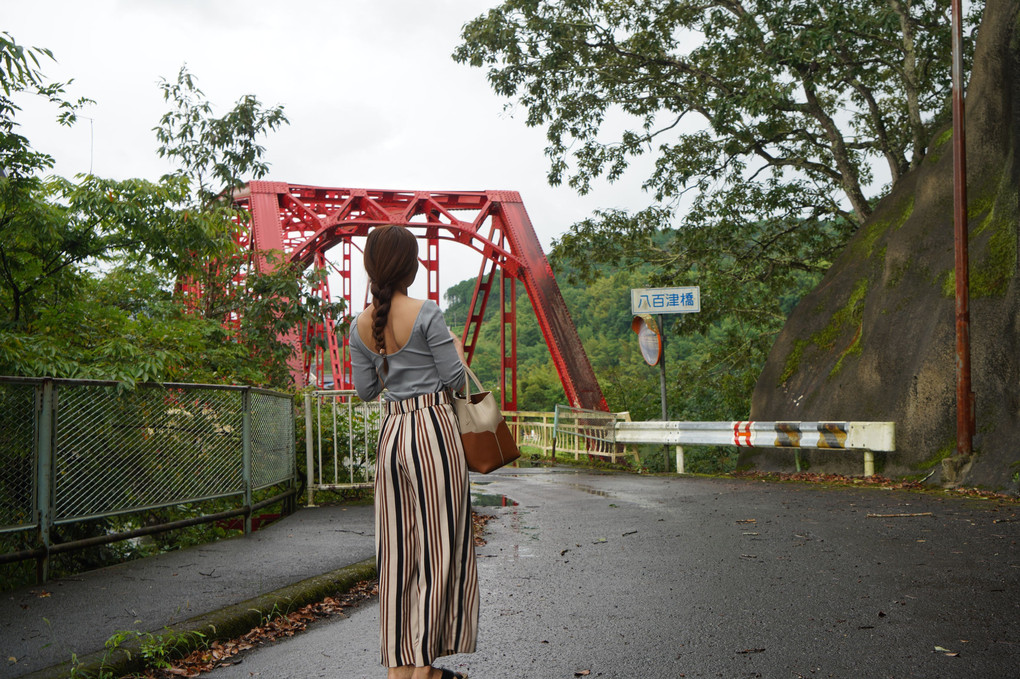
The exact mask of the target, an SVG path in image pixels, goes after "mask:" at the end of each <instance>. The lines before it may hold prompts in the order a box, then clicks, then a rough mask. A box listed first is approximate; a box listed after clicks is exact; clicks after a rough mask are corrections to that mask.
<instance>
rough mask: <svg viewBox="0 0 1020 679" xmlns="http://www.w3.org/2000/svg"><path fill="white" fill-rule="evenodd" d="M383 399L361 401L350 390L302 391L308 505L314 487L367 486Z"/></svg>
mask: <svg viewBox="0 0 1020 679" xmlns="http://www.w3.org/2000/svg"><path fill="white" fill-rule="evenodd" d="M381 422H382V402H381V401H379V400H375V401H362V400H361V399H359V398H358V397H357V393H356V392H355V391H353V390H319V391H312V392H308V393H306V394H305V450H306V451H307V455H306V456H305V460H306V466H307V492H308V505H309V506H314V505H315V491H316V490H345V489H352V488H371V487H372V486H373V485H374V482H375V449H376V445H377V444H378V442H379V425H380V423H381Z"/></svg>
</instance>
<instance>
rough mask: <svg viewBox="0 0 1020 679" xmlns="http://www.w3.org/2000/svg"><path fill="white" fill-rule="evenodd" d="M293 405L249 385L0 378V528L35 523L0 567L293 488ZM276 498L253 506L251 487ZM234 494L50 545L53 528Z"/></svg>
mask: <svg viewBox="0 0 1020 679" xmlns="http://www.w3.org/2000/svg"><path fill="white" fill-rule="evenodd" d="M295 454H296V453H295V433H294V405H293V398H292V396H291V395H289V394H285V393H281V392H275V391H269V390H265V389H258V388H254V387H239V386H215V385H202V384H177V383H164V384H139V385H136V386H135V387H134V388H127V387H126V386H125V385H124V384H122V383H119V382H105V381H96V380H67V379H51V378H41V379H33V378H16V377H0V533H10V532H17V531H37V532H38V536H39V540H38V546H37V547H35V548H33V549H27V550H22V551H19V552H9V553H4V554H0V564H3V563H10V562H13V561H19V560H24V559H33V558H34V559H37V560H38V561H39V566H40V570H39V573H40V579H42V580H45V579H46V577H47V569H48V558H49V556H50V555H52V554H55V553H60V552H66V551H73V550H76V549H83V548H85V547H91V546H95V545H98V544H106V543H110V542H116V541H119V540H124V539H128V538H134V537H140V536H141V535H147V534H152V533H157V532H162V531H166V530H172V529H176V528H182V527H184V526H188V525H195V524H198V523H207V522H211V521H217V520H222V519H226V518H231V517H236V516H244V518H245V521H244V529H245V533H249V532H250V531H251V516H252V513H253V512H256V511H258V510H259V509H261V508H263V507H266V506H268V505H270V504H273V503H276V502H280V501H281V500H283V501H286V503H287V505H288V506H287V507H286V508H285V511H292V510H293V502H294V496H295V495H296V494H297V465H296V461H295ZM276 486H279V487H280V488H281V492H280V493H279V494H277V495H274V496H272V497H269V498H267V499H265V500H263V501H261V502H258V503H253V496H252V494H253V493H254V492H256V491H259V490H263V489H267V488H271V487H276ZM228 497H239V498H241V499H242V502H241V504H242V506H241V507H239V508H236V509H232V510H229V511H225V512H218V513H215V514H207V515H203V516H197V517H192V518H188V519H184V520H181V521H174V522H170V523H164V524H159V525H154V526H145V527H144V528H139V529H136V530H130V531H126V532H120V533H113V534H109V535H101V536H96V537H93V538H88V539H85V540H78V541H74V542H64V543H59V544H55V543H54V541H53V537H54V527H56V526H60V525H63V524H70V523H75V522H80V521H86V520H90V519H97V518H106V517H112V516H117V515H122V514H130V513H133V512H140V511H145V510H151V509H157V508H163V507H171V506H174V505H180V504H187V503H194V502H203V501H207V500H215V499H219V498H228Z"/></svg>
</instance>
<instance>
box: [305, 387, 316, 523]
mask: <svg viewBox="0 0 1020 679" xmlns="http://www.w3.org/2000/svg"><path fill="white" fill-rule="evenodd" d="M314 456H315V439H314V438H312V395H311V393H306V394H305V473H306V474H307V477H306V478H305V487H306V488H307V489H308V506H309V507H314V506H315V489H314V486H315V469H314V467H313V464H314V463H313V461H312V458H313V457H314Z"/></svg>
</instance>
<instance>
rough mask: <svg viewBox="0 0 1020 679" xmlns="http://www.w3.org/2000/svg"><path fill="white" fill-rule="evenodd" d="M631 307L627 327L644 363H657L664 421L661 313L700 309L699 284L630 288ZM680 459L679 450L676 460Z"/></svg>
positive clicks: (665, 450) (665, 452)
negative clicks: (635, 334) (676, 286)
mask: <svg viewBox="0 0 1020 679" xmlns="http://www.w3.org/2000/svg"><path fill="white" fill-rule="evenodd" d="M630 310H631V313H632V314H634V320H633V321H631V324H630V327H631V330H633V331H634V332H636V333H637V335H638V343H639V344H640V346H641V355H642V356H643V357H644V359H645V363H647V364H648V365H656V364H658V366H659V397H660V399H661V401H662V421H663V422H666V421H668V420H669V410H668V408H667V407H666V333H665V328H664V326H663V321H662V316H663V315H664V314H692V313H698V312H699V311H701V288H700V287H698V286H697V285H693V286H686V287H678V288H631V291H630ZM653 314H654V315H655V320H654V321H653V319H652V315H653ZM653 323H654V328H653V327H652V324H653ZM662 450H663V455H664V456H665V462H666V471H667V472H668V471H669V446H663V449H662ZM680 459H681V458H680V453H679V452H678V453H677V460H680ZM678 464H680V463H679V462H678ZM681 471H682V470H681V469H679V468H678V469H677V472H681Z"/></svg>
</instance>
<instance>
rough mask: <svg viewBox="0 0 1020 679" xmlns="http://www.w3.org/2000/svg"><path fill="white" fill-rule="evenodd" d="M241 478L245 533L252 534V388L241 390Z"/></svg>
mask: <svg viewBox="0 0 1020 679" xmlns="http://www.w3.org/2000/svg"><path fill="white" fill-rule="evenodd" d="M241 478H242V483H243V484H244V534H245V535H251V511H252V510H251V505H252V501H251V486H252V479H251V389H250V388H249V387H245V389H244V391H242V392H241Z"/></svg>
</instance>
